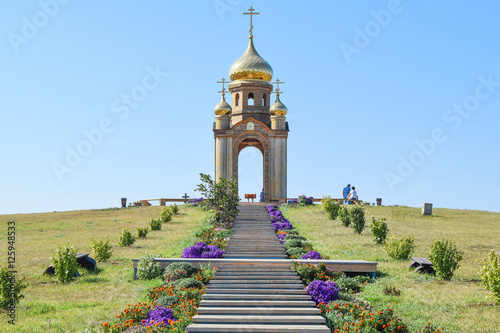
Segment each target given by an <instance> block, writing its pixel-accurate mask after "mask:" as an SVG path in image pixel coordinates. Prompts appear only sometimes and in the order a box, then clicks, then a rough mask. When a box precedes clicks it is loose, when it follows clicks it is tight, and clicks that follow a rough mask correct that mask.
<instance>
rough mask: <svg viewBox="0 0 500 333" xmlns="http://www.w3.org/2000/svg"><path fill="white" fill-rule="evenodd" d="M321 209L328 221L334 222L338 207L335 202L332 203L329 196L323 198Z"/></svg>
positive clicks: (337, 214)
mask: <svg viewBox="0 0 500 333" xmlns="http://www.w3.org/2000/svg"><path fill="white" fill-rule="evenodd" d="M321 203H322V204H323V209H324V211H325V213H326V215H327V216H328V218H329V219H330V220H335V219H336V218H337V216H339V210H340V205H339V204H338V203H337V201H333V200H332V199H331V198H330V197H329V196H325V197H323V200H321Z"/></svg>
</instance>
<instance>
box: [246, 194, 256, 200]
mask: <svg viewBox="0 0 500 333" xmlns="http://www.w3.org/2000/svg"><path fill="white" fill-rule="evenodd" d="M255 198H257V194H245V199H247V202H250V199H252V202H253V199H255Z"/></svg>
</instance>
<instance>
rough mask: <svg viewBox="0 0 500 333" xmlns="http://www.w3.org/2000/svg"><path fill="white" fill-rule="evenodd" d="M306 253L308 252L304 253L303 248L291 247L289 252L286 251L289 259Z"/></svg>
mask: <svg viewBox="0 0 500 333" xmlns="http://www.w3.org/2000/svg"><path fill="white" fill-rule="evenodd" d="M304 253H306V251H304V249H303V248H301V247H291V248H289V249H288V250H286V254H288V256H289V257H293V256H295V255H299V254H304Z"/></svg>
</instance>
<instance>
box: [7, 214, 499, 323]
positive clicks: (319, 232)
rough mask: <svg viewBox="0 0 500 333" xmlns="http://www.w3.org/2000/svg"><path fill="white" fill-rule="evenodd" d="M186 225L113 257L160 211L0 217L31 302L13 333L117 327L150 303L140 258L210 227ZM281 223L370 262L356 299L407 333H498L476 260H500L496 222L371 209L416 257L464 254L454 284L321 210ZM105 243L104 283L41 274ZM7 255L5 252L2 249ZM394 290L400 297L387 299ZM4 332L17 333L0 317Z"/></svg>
mask: <svg viewBox="0 0 500 333" xmlns="http://www.w3.org/2000/svg"><path fill="white" fill-rule="evenodd" d="M180 208H181V210H180V215H177V216H175V217H174V220H173V221H172V222H170V223H168V224H164V225H163V229H162V230H161V231H155V232H152V231H150V233H149V234H148V238H147V239H144V240H139V239H138V240H136V242H135V243H134V244H133V246H131V247H127V248H121V247H117V246H116V245H117V239H118V236H119V234H120V233H121V231H122V229H123V228H128V229H129V230H130V231H132V233H133V234H135V228H137V227H142V226H144V225H146V223H147V222H148V221H149V220H150V219H151V218H152V217H154V218H156V217H157V216H158V214H159V212H160V210H161V207H134V208H126V209H102V210H88V211H70V212H54V213H43V214H18V215H0V225H1V226H2V227H0V228H2V229H0V230H1V231H0V244H5V245H4V246H2V250H1V251H0V262H1V263H4V262H6V247H7V246H6V244H7V238H6V232H7V222H8V221H15V222H16V234H17V239H16V252H17V256H16V269H17V270H18V271H19V274H18V276H21V275H24V276H26V281H27V282H28V283H29V287H28V289H26V290H25V291H24V294H25V296H26V298H24V299H23V300H21V304H20V306H19V307H18V309H17V310H18V314H17V321H16V323H17V325H16V332H35V331H36V332H82V331H84V329H85V328H86V327H88V325H89V324H92V323H94V324H95V323H99V322H101V321H105V320H109V319H111V318H112V317H113V316H114V315H115V314H118V313H120V312H121V311H122V310H123V309H124V307H125V306H126V305H127V304H128V303H136V302H137V301H144V299H141V297H143V295H144V291H145V290H146V289H148V288H150V287H151V285H150V283H148V282H147V281H139V280H136V281H134V280H132V261H131V259H133V258H138V257H140V256H141V255H142V254H144V252H146V251H147V252H149V253H153V254H158V253H160V252H161V253H162V254H163V255H164V256H175V257H179V256H180V254H181V251H182V249H183V248H184V247H185V246H187V245H191V243H192V242H193V238H192V233H193V232H194V230H195V229H196V228H197V227H198V226H199V225H200V223H201V222H202V221H203V220H204V219H205V218H206V216H207V214H206V212H204V211H202V210H200V209H197V208H192V207H186V206H180ZM284 213H285V216H286V217H287V218H289V219H290V221H292V222H293V224H294V226H295V227H296V228H298V229H299V231H300V232H301V234H302V235H304V236H306V237H307V238H309V239H310V240H311V241H312V243H313V245H314V247H315V249H316V250H318V251H320V252H321V253H323V254H325V255H328V256H330V257H331V258H332V259H364V260H373V261H377V262H379V266H378V271H379V273H378V278H377V280H376V282H375V283H372V284H369V285H367V286H366V287H365V288H364V290H363V291H362V293H361V295H360V297H361V298H363V299H365V300H368V301H370V302H371V303H372V304H373V305H374V306H375V307H376V308H380V307H384V306H386V305H387V304H391V305H392V306H393V308H394V311H395V314H396V315H397V316H399V317H401V318H402V319H404V321H405V322H407V323H410V324H411V326H415V327H417V326H420V327H422V326H424V325H425V323H427V321H431V322H432V323H435V324H438V325H439V326H444V327H445V331H446V332H449V331H453V332H498V327H500V306H498V305H494V304H493V303H491V302H489V301H487V300H485V297H486V295H487V294H488V293H487V292H486V291H484V290H483V288H482V286H481V284H480V281H479V269H480V265H479V263H478V262H477V260H478V259H482V258H484V257H486V255H487V253H488V251H489V250H490V249H495V250H497V251H498V250H500V232H499V230H500V214H499V213H490V212H482V211H464V210H451V209H434V210H433V213H434V214H433V216H426V217H422V216H420V209H419V208H410V207H397V206H396V207H367V208H366V212H365V215H366V217H367V225H368V224H369V221H370V216H371V215H374V216H375V217H377V218H381V217H385V218H387V221H388V224H389V234H398V235H406V234H410V233H411V234H413V236H414V237H415V238H416V251H415V253H414V255H415V256H423V257H425V256H427V251H428V248H429V246H430V244H431V243H432V242H433V241H434V240H437V239H440V238H447V239H451V240H453V241H454V242H455V244H456V245H457V248H458V249H459V250H461V251H463V252H464V260H463V261H462V262H461V267H460V268H459V269H458V270H457V271H456V274H455V276H454V277H453V279H452V280H451V281H449V282H443V281H439V280H437V279H436V278H434V277H429V276H425V275H418V274H413V273H411V272H408V271H407V269H406V267H407V264H408V263H407V262H395V261H393V260H390V258H389V257H388V256H387V255H386V253H385V251H384V249H383V247H382V246H380V245H376V244H375V243H374V241H373V240H372V237H371V232H370V230H369V228H367V229H366V230H365V231H364V232H363V233H362V234H361V235H357V234H355V233H354V232H353V230H352V228H345V227H343V226H342V225H341V223H340V221H338V220H336V221H332V220H329V219H328V218H327V217H326V215H325V214H324V213H323V211H322V209H321V206H320V205H315V206H312V207H304V208H290V209H286V210H285V211H284ZM104 236H109V237H110V239H111V242H112V243H113V245H115V246H116V247H115V248H114V252H113V257H112V259H111V260H110V261H109V262H107V263H99V264H98V267H99V272H98V274H89V273H87V272H81V273H83V274H82V277H80V278H79V279H78V280H77V281H75V282H73V283H71V284H69V285H60V284H58V283H57V282H56V281H55V279H54V278H52V277H47V276H43V275H42V273H43V271H44V270H45V268H46V267H47V266H48V265H49V264H50V260H49V257H51V256H52V252H51V251H53V250H55V248H56V246H57V245H58V244H61V245H63V244H67V243H69V244H70V245H73V246H75V247H77V248H78V251H79V252H85V253H91V247H90V241H91V239H92V238H96V237H97V238H103V237H104ZM0 246H1V245H0ZM387 286H392V287H394V288H396V289H398V290H399V291H400V292H401V295H400V296H390V295H385V294H384V288H385V287H387ZM0 320H1V322H2V325H0V332H12V330H11V329H12V327H9V326H7V325H4V323H5V320H6V318H4V316H3V315H0Z"/></svg>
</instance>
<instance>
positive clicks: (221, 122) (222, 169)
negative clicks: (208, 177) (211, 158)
mask: <svg viewBox="0 0 500 333" xmlns="http://www.w3.org/2000/svg"><path fill="white" fill-rule="evenodd" d="M230 125H231V119H230V117H229V116H228V115H221V116H217V117H216V119H215V132H216V133H215V179H214V180H215V181H217V180H219V178H226V179H228V180H229V179H231V176H232V170H233V137H232V136H233V134H234V133H233V131H229V128H230Z"/></svg>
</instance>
